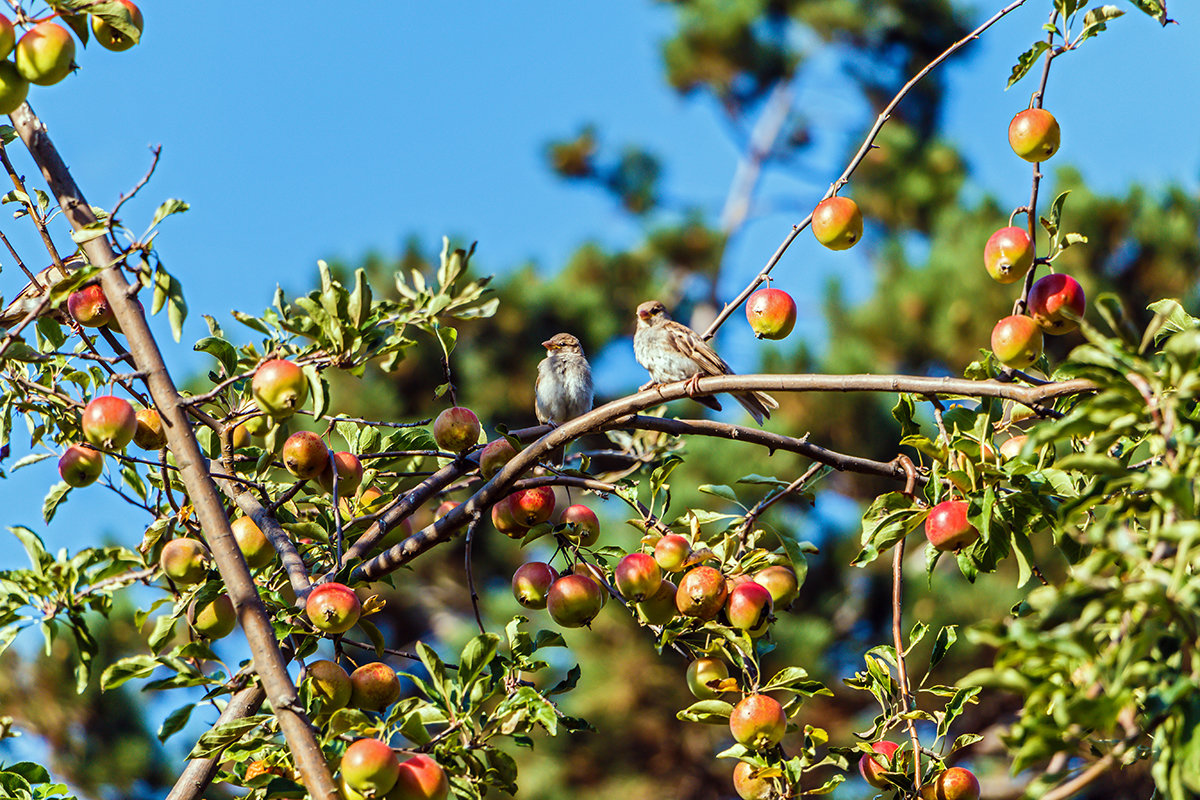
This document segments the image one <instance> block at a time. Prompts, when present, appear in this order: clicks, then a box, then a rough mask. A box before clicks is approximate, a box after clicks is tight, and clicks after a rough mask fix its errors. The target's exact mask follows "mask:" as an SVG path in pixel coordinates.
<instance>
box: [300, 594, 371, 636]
mask: <svg viewBox="0 0 1200 800" xmlns="http://www.w3.org/2000/svg"><path fill="white" fill-rule="evenodd" d="M304 613H305V614H307V615H308V619H309V621H310V622H312V624H313V627H315V628H316V629H317V630H319V631H324V632H325V633H345V632H346V631H348V630H350V629H351V628H353V627H354V623H356V622H358V617H359V615H360V614H362V604H361V603H360V602H359V600H358V595H356V594H355V593H354V590H353V589H351V588H350V587H349V586H346V585H345V584H343V583H322V584H319V585H317V586H314V587H313V590H312V592H311V593H309V595H308V600H307V601H306V602H305V604H304Z"/></svg>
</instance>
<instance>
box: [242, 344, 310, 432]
mask: <svg viewBox="0 0 1200 800" xmlns="http://www.w3.org/2000/svg"><path fill="white" fill-rule="evenodd" d="M250 392H251V394H253V395H254V401H255V402H256V403H258V407H259V408H260V409H261V410H262V411H263V413H265V414H269V415H270V416H271V417H273V418H274V419H276V420H281V419H286V418H288V417H290V416H292V415H293V414H295V413H296V412H297V411H298V410H300V407H301V406H303V405H304V400H305V399H306V398H307V397H308V378H306V377H305V376H304V370H302V369H300V367H298V366H296V365H295V364H293V363H292V362H291V361H287V360H285V359H282V358H276V359H272V360H271V361H267V362H264V363H263V364H262V365H261V366H259V368H258V369H257V370H256V371H255V373H254V380H252V381H251V382H250Z"/></svg>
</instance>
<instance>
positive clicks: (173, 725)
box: [158, 703, 196, 742]
mask: <svg viewBox="0 0 1200 800" xmlns="http://www.w3.org/2000/svg"><path fill="white" fill-rule="evenodd" d="M195 707H196V704H195V703H188V704H187V705H183V706H180V707H179V708H177V709H175V710H174V711H172V712H171V713H170V714H168V715H167V718H166V719H165V720H163V724H162V725H161V726H160V727H159V729H158V740H159V741H160V742H165V741H166V740H167V739H169V738H171V737H172V736H174V735H175V734H176V733H179V731H181V730H183V726H185V725H187V724H188V720H189V719H191V717H192V709H193V708H195Z"/></svg>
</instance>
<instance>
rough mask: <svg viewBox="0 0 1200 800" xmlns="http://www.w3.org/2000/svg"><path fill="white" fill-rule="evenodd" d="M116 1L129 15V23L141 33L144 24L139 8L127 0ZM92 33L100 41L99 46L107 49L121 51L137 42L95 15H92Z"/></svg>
mask: <svg viewBox="0 0 1200 800" xmlns="http://www.w3.org/2000/svg"><path fill="white" fill-rule="evenodd" d="M117 2H119V3H120V4H121V5H123V6H124V7H125V11H126V12H127V13H128V15H129V23H130V24H131V25H133V27H135V28H137V31H138V33H139V34H141V32H142V26H143V24H144V22H143V20H142V11H141V9H140V8H138V7H137V6H135V5H134V4H133V3H131V2H130V1H129V0H117ZM92 33H93V34H94V35H95V36H96V41H97V42H99V43H100V46H101V47H103V48H105V49H107V50H114V51H116V52H121V51H122V50H128V49H129V48H131V47H133V46H134V45H135V44H137V41H135V40H134V39H133V37H131V36H129V35H127V34H124V33H122V32H121V31H119V30H117V29H116V28H115V27H113V25H112V24H111V23H110V22H108V21H107V20H104V19H101V18H100V17H97V16H95V15H93V16H92Z"/></svg>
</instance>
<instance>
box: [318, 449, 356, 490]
mask: <svg viewBox="0 0 1200 800" xmlns="http://www.w3.org/2000/svg"><path fill="white" fill-rule="evenodd" d="M334 465H336V466H337V476H338V485H337V490H338V497H352V496H354V493H355V492H357V491H358V487H359V486H360V485H361V484H362V479H363V465H362V462H361V461H359V460H358V456H356V455H354V454H353V453H345V452H343V453H334V454H333V458H332V459H326V460H325V468H324V469H322V470H321V472H320V474H318V475H317V483H319V484H320V485H321V488H322V489H324V490H325V491H327V492H329V493H331V494H332V493H333V467H334Z"/></svg>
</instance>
